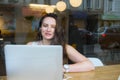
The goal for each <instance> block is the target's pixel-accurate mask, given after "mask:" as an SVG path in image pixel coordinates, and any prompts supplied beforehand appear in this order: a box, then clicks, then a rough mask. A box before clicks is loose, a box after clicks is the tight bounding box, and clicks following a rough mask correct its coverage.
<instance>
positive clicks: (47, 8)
mask: <svg viewBox="0 0 120 80" xmlns="http://www.w3.org/2000/svg"><path fill="white" fill-rule="evenodd" d="M45 11H46V13H53V12H54V7H52V6H47V7H46V9H45Z"/></svg>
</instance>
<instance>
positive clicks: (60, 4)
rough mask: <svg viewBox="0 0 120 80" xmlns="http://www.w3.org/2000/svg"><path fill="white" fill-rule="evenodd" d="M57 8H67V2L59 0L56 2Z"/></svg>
mask: <svg viewBox="0 0 120 80" xmlns="http://www.w3.org/2000/svg"><path fill="white" fill-rule="evenodd" d="M56 8H57V10H58V11H64V10H65V9H66V3H65V2H64V1H59V2H57V4H56Z"/></svg>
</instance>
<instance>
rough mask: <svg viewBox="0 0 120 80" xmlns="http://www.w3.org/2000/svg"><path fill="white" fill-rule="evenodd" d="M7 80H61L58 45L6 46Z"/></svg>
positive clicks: (60, 57) (61, 72) (59, 48)
mask: <svg viewBox="0 0 120 80" xmlns="http://www.w3.org/2000/svg"><path fill="white" fill-rule="evenodd" d="M4 50H5V65H6V74H7V80H62V78H63V71H62V68H63V65H62V62H63V60H62V59H63V58H62V57H63V56H62V52H63V51H62V46H60V45H44V46H41V45H6V46H5V48H4Z"/></svg>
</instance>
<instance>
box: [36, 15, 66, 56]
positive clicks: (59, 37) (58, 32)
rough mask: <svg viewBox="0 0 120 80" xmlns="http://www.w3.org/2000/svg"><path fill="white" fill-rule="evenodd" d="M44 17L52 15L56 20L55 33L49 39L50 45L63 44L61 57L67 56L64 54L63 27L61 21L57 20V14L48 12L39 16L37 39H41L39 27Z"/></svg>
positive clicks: (64, 39)
mask: <svg viewBox="0 0 120 80" xmlns="http://www.w3.org/2000/svg"><path fill="white" fill-rule="evenodd" d="M46 17H52V18H54V19H55V20H56V27H55V33H54V38H53V39H52V40H51V45H62V46H63V58H67V54H66V48H65V45H66V38H65V33H64V28H63V27H62V26H61V23H60V21H59V18H58V16H57V14H54V13H49V14H46V15H44V16H43V17H41V19H40V22H39V27H38V37H37V39H38V40H42V39H43V38H42V34H41V31H40V28H41V26H42V23H43V20H44V19H45V18H46Z"/></svg>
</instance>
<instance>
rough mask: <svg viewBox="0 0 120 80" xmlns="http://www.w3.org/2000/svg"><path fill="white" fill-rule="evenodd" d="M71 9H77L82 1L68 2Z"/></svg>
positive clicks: (71, 0) (73, 0) (72, 0)
mask: <svg viewBox="0 0 120 80" xmlns="http://www.w3.org/2000/svg"><path fill="white" fill-rule="evenodd" d="M70 4H71V6H72V7H79V6H80V5H81V4H82V0H70Z"/></svg>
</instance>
